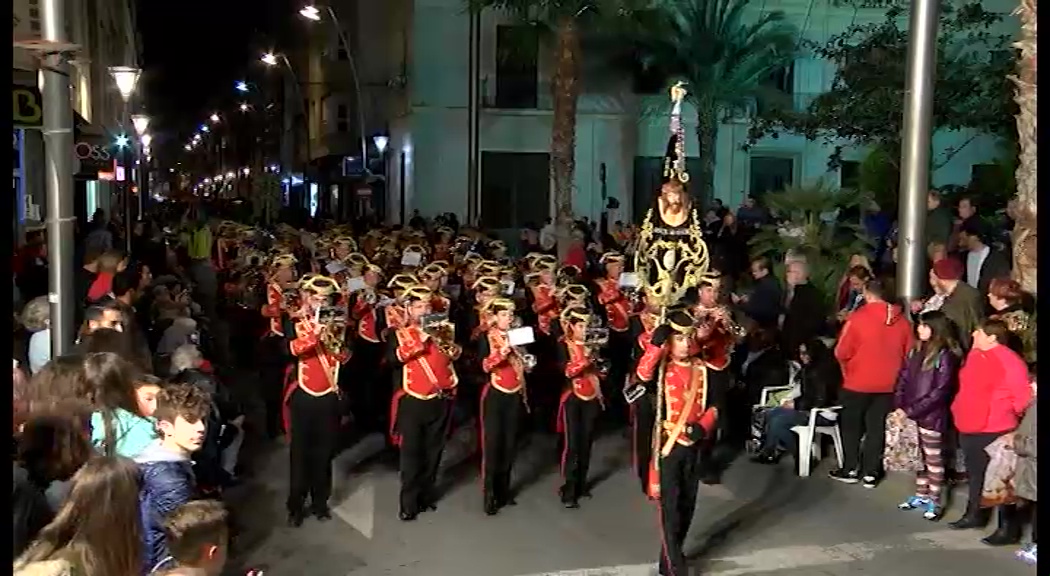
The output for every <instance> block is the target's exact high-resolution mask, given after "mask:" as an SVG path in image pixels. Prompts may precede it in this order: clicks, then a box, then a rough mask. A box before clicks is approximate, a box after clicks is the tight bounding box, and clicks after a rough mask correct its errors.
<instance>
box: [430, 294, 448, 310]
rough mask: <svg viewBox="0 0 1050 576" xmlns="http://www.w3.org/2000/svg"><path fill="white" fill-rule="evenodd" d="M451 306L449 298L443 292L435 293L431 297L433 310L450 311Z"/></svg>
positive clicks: (431, 308)
mask: <svg viewBox="0 0 1050 576" xmlns="http://www.w3.org/2000/svg"><path fill="white" fill-rule="evenodd" d="M449 308H450V303H449V299H448V298H445V297H444V296H442V295H441V294H434V295H433V296H432V297H431V298H430V310H431V311H432V312H438V313H441V312H448V311H449Z"/></svg>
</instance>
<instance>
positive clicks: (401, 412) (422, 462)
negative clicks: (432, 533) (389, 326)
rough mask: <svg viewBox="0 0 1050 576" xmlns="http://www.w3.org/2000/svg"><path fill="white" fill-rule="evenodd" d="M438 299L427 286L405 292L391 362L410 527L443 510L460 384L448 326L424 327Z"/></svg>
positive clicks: (404, 511) (395, 433) (403, 514)
mask: <svg viewBox="0 0 1050 576" xmlns="http://www.w3.org/2000/svg"><path fill="white" fill-rule="evenodd" d="M432 298H433V294H432V293H431V292H430V290H427V288H426V287H425V286H413V287H411V288H408V289H407V290H405V292H404V293H403V294H402V295H401V299H402V301H403V302H404V303H405V311H406V316H405V323H404V324H403V325H401V326H400V327H398V328H397V329H396V330H392V331H391V335H390V338H389V348H388V359H389V361H390V363H391V364H392V365H393V366H394V382H395V386H397V387H398V390H397V392H395V393H394V399H393V401H392V406H391V423H392V430H391V436H392V440H393V442H394V444H395V445H399V446H400V447H401V498H400V499H401V510H400V513H399V514H398V517H399V518H400V519H401V520H403V521H406V522H407V521H411V520H415V519H416V517H417V516H418V515H419V513H420V512H422V511H426V510H437V493H436V491H435V483H436V482H437V474H438V465H439V464H440V463H441V453H442V452H443V451H444V449H445V440H446V438H447V436H448V431H449V423H450V420H451V416H452V399H453V397H454V394H455V391H456V385H457V384H458V383H459V378H458V377H457V376H456V369H455V368H454V367H453V362H454V361H455V359H456V358H457V357H458V356H459V354H460V352H461V349H460V348H459V347H458V346H457V345H456V344H455V343H454V342H453V341H452V338H450V337H449V336H450V335H449V334H448V332H447V326H432V325H424V324H423V322H424V317H426V316H427V315H428V314H430V312H431V309H430V302H431V299H432ZM446 323H447V321H446ZM442 332H444V333H442Z"/></svg>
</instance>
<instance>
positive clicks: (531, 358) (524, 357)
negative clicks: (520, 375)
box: [510, 316, 539, 372]
mask: <svg viewBox="0 0 1050 576" xmlns="http://www.w3.org/2000/svg"><path fill="white" fill-rule="evenodd" d="M522 326H524V323H523V322H522V321H521V316H515V317H514V321H513V322H511V325H510V327H511V329H512V330H513V329H515V328H521V327H522ZM513 348H514V353H515V354H517V355H518V357H519V358H521V363H522V364H524V366H525V371H526V372H531V371H532V369H533V368H535V367H536V365H537V364H539V360H537V359H536V355H535V354H531V353H529V351H528V350H526V349H525V347H524V346H513Z"/></svg>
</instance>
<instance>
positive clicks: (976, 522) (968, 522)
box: [948, 506, 989, 530]
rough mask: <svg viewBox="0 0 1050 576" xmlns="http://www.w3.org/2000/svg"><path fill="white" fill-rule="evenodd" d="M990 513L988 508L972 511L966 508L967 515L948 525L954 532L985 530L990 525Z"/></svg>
mask: <svg viewBox="0 0 1050 576" xmlns="http://www.w3.org/2000/svg"><path fill="white" fill-rule="evenodd" d="M988 517H989V511H988V509H987V508H977V509H976V510H975V509H971V508H970V507H969V506H967V507H966V513H965V514H963V515H962V518H959V519H958V520H956V521H955V522H951V523H949V524H948V527H949V528H951V529H952V530H969V529H971V528H984V527H985V526H987V525H988Z"/></svg>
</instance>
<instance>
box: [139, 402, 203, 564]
mask: <svg viewBox="0 0 1050 576" xmlns="http://www.w3.org/2000/svg"><path fill="white" fill-rule="evenodd" d="M209 407H210V401H209V399H208V396H207V394H205V393H204V392H203V391H202V390H200V389H199V388H197V387H196V386H191V385H189V384H172V385H169V386H167V387H165V388H163V389H161V391H160V393H159V394H158V395H157V410H156V412H154V414H153V416H154V418H155V419H156V421H157V428H158V429H159V430H160V438H159V439H158V440H156V441H154V443H152V444H150V445H149V446H147V447H146V449H145V450H143V451H142V452H141V453H140V454H139V455H138V457H136V458H135V462H137V463H138V464H139V467H140V469H141V470H142V496H141V505H142V508H143V522H144V524H145V543H146V557H145V558H144V567H145V568H146V569H149V568H151V567H153V566H156V565H157V563H159V562H160V561H161V560H163V559H164V558H166V557H168V556H169V555H170V552H169V551H168V546H167V540H166V538H165V536H164V528H163V524H164V519H165V518H166V517H167V516H168V515H169V514H171V513H172V512H173V511H174V510H175V509H176V508H178V507H179V506H181V505H183V504H185V503H186V502H188V501H189V500H190V498H192V497H193V494H194V491H195V486H194V479H193V469H192V463H191V462H190V455H191V454H193V453H194V452H196V451H197V450H199V449H200V447H201V444H202V443H203V442H204V428H205V418H206V417H207V415H208V410H209ZM124 573H129V572H124Z"/></svg>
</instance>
